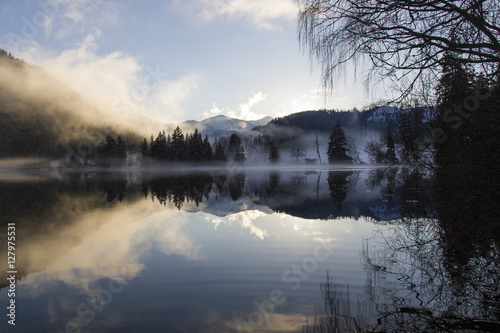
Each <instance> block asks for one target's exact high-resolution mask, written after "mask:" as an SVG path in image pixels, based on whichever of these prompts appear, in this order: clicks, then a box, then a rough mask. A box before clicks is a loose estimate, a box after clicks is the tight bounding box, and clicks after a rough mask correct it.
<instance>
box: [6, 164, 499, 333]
mask: <svg viewBox="0 0 500 333" xmlns="http://www.w3.org/2000/svg"><path fill="white" fill-rule="evenodd" d="M21 174H22V175H21ZM434 185H435V181H434V179H433V176H432V175H429V174H428V173H427V172H424V171H422V170H418V169H410V168H407V169H405V168H374V169H370V168H366V169H338V170H314V169H312V170H304V169H300V170H296V169H294V168H292V167H290V168H287V169H283V170H277V169H276V170H265V169H258V168H254V169H251V168H249V169H244V168H225V169H220V170H217V169H213V170H205V171H195V170H185V171H184V172H176V173H167V172H165V171H162V172H159V171H150V172H147V171H142V172H138V171H137V170H135V171H134V170H126V169H124V170H114V171H111V170H108V171H103V170H100V171H99V170H80V171H77V170H45V171H43V170H42V171H37V172H36V173H35V172H24V173H21V172H19V173H16V175H15V176H12V177H10V178H9V177H2V178H1V182H0V187H1V194H0V199H1V208H0V209H1V211H0V212H1V219H2V220H1V226H0V227H1V230H0V242H1V243H0V246H1V248H0V267H1V281H2V282H1V283H0V287H1V290H0V308H1V309H2V312H3V313H2V314H1V317H0V318H1V319H0V326H1V327H2V332H3V331H5V332H10V331H12V332H14V331H15V332H345V331H380V332H381V331H402V330H407V331H454V330H456V331H463V330H479V331H492V332H493V331H498V329H499V325H498V322H499V320H500V311H499V309H500V306H499V304H500V288H499V284H498V282H499V277H500V267H499V266H500V265H499V260H498V259H499V252H500V251H499V249H498V246H497V245H495V244H498V243H495V242H494V241H492V240H491V239H489V238H488V237H489V236H485V235H486V234H487V232H485V234H478V235H476V236H477V237H476V238H474V239H472V240H471V239H469V238H470V237H472V236H471V235H472V234H473V232H471V231H470V230H468V231H466V232H465V233H464V232H461V231H460V230H459V229H460V228H459V226H460V224H458V225H457V227H456V228H454V227H450V226H449V224H448V223H446V218H443V215H446V216H451V215H450V214H449V213H448V212H447V211H445V210H443V209H442V206H439V205H436V202H439V200H442V199H440V197H439V195H437V194H436V191H435V186H434ZM440 207H441V208H440ZM457 207H458V206H457ZM457 207H452V208H450V211H456V210H457ZM454 218H455V217H454ZM467 223H468V224H467V225H472V224H471V222H470V223H469V222H467ZM9 226H15V249H12V250H13V251H12V252H14V253H11V254H8V249H7V239H8V236H9V231H11V230H13V229H8V227H9ZM474 229H475V230H478V228H476V227H474ZM470 244H474V246H469V245H470ZM11 255H15V266H12V267H9V266H8V263H9V260H10V259H8V257H9V256H11ZM9 271H15V272H16V273H12V274H11V273H8V272H9ZM12 275H14V276H15V283H11V282H12V281H9V280H8V278H9V277H11V276H12ZM13 286H14V288H15V291H14V294H15V295H12V294H11V292H9V291H12V287H13ZM12 300H15V327H14V326H12V322H11V324H9V323H8V321H10V320H12V317H9V316H8V314H9V311H10V310H9V309H8V308H7V307H9V306H10V304H11V302H12Z"/></svg>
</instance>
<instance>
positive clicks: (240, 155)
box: [233, 144, 247, 164]
mask: <svg viewBox="0 0 500 333" xmlns="http://www.w3.org/2000/svg"><path fill="white" fill-rule="evenodd" d="M246 159H247V158H246V156H245V149H244V148H243V146H242V145H241V144H240V146H239V147H238V148H237V150H236V152H235V153H234V156H233V160H234V161H235V162H236V163H238V164H243V163H245V161H246Z"/></svg>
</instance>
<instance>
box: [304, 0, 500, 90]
mask: <svg viewBox="0 0 500 333" xmlns="http://www.w3.org/2000/svg"><path fill="white" fill-rule="evenodd" d="M295 1H296V3H297V4H298V5H299V9H300V15H299V19H298V34H299V42H300V44H301V46H302V47H303V48H304V49H305V50H307V51H308V52H309V55H310V57H311V64H312V65H314V64H318V65H319V66H320V68H321V71H322V80H323V85H324V86H325V87H326V88H330V89H332V88H333V85H334V78H335V76H336V75H335V74H340V71H341V70H342V69H343V68H344V66H345V65H346V64H347V63H354V64H355V65H356V64H358V63H359V61H360V60H362V59H365V60H367V61H368V62H369V63H371V67H372V70H373V71H374V73H375V74H377V75H380V76H381V77H383V78H388V79H391V80H394V81H400V80H401V79H402V78H408V87H409V86H410V85H412V84H414V83H415V80H416V79H417V78H418V77H426V75H421V74H422V73H423V72H426V71H440V64H441V63H442V60H443V58H444V56H445V54H446V53H453V54H455V55H457V59H459V61H461V62H463V63H464V64H472V65H479V66H478V68H481V70H482V71H483V72H484V73H483V74H484V75H485V76H486V77H491V78H492V77H494V76H495V75H498V74H499V69H500V66H499V64H500V2H499V1H498V0H465V1H437V0H431V1H425V0H417V1H415V0H361V1H359V0H295ZM411 77H413V79H409V78H411ZM408 87H403V89H402V90H403V91H407V92H408V93H410V92H411V89H407V88H408Z"/></svg>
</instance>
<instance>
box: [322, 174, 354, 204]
mask: <svg viewBox="0 0 500 333" xmlns="http://www.w3.org/2000/svg"><path fill="white" fill-rule="evenodd" d="M353 173H354V172H353V171H330V172H328V188H329V189H330V197H331V198H332V200H333V203H334V204H335V206H336V207H337V209H338V211H339V212H340V211H341V210H342V205H343V203H344V201H345V199H346V197H347V192H348V191H349V189H350V187H351V180H350V179H349V176H351V175H352V174H353Z"/></svg>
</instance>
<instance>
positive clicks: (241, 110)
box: [202, 91, 267, 120]
mask: <svg viewBox="0 0 500 333" xmlns="http://www.w3.org/2000/svg"><path fill="white" fill-rule="evenodd" d="M266 98H267V94H264V93H263V92H262V91H259V92H258V93H256V94H254V95H253V96H250V97H249V98H248V99H247V101H246V102H243V103H240V104H239V105H238V107H237V108H236V109H232V108H230V107H224V108H222V109H221V108H219V107H218V106H217V105H216V104H215V102H214V103H213V104H212V108H211V109H210V110H209V111H206V112H204V113H203V114H202V119H206V118H210V117H214V116H217V115H220V114H223V115H226V116H228V117H231V118H236V119H242V120H257V119H262V118H264V117H266V116H267V115H266V114H261V113H257V112H254V111H253V110H252V108H253V107H254V106H255V105H257V104H259V103H260V102H263V101H265V100H266Z"/></svg>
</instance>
